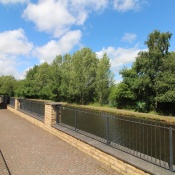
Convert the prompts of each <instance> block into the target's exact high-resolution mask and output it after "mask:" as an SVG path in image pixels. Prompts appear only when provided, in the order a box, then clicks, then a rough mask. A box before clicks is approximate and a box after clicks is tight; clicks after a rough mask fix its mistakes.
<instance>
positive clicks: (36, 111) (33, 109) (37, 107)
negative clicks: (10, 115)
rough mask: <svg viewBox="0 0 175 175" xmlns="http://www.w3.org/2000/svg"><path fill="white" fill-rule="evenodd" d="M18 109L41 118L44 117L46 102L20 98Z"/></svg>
mask: <svg viewBox="0 0 175 175" xmlns="http://www.w3.org/2000/svg"><path fill="white" fill-rule="evenodd" d="M18 101H19V103H20V104H19V107H18V110H21V111H24V112H27V113H29V114H31V115H32V116H34V117H37V118H39V119H42V120H43V119H44V114H45V104H44V102H37V101H32V100H25V99H19V100H18Z"/></svg>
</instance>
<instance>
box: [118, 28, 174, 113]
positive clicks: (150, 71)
mask: <svg viewBox="0 0 175 175" xmlns="http://www.w3.org/2000/svg"><path fill="white" fill-rule="evenodd" d="M171 36H172V34H171V33H169V32H166V33H161V32H159V31H158V30H155V31H153V32H152V33H150V34H149V36H148V39H147V41H146V42H145V44H147V46H148V51H145V52H140V53H139V54H138V56H137V57H136V61H135V62H134V63H133V65H132V67H131V69H126V68H124V69H123V70H122V71H121V72H120V73H121V75H122V77H123V82H122V84H121V85H120V86H119V91H120V93H119V95H118V96H117V101H120V103H122V104H123V103H125V104H127V103H130V102H131V101H132V103H130V104H132V106H133V107H134V108H135V109H136V110H139V111H143V112H147V111H150V110H155V109H156V106H157V101H158V100H160V98H157V96H159V97H160V89H161V86H162V85H163V82H162V81H161V78H160V77H162V76H163V75H165V74H168V75H169V76H168V77H169V78H170V77H171V74H170V73H168V72H167V69H168V66H165V63H166V61H167V60H168V58H169V56H170V53H169V52H168V50H169V46H170V42H169V41H170V39H171ZM165 72H166V73H165ZM170 79H172V77H171V78H170ZM170 79H169V81H170ZM160 82H161V83H160ZM158 85H159V86H158ZM121 92H123V93H121ZM128 94H130V95H129V99H128V102H127V101H126V100H124V102H122V100H121V97H124V99H126V97H128ZM165 94H166V93H165ZM132 95H133V96H132ZM131 97H132V98H131ZM166 97H167V95H166ZM122 104H120V106H122ZM123 106H124V105H123Z"/></svg>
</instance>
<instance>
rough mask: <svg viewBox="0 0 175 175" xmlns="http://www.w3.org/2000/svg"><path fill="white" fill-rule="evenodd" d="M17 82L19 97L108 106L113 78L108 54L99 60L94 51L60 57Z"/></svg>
mask: <svg viewBox="0 0 175 175" xmlns="http://www.w3.org/2000/svg"><path fill="white" fill-rule="evenodd" d="M17 82H18V85H17V86H16V88H15V89H14V92H15V94H16V96H19V97H27V98H35V99H36V98H39V99H48V100H54V101H66V102H72V103H79V104H87V103H93V102H94V99H96V100H97V101H98V102H100V104H101V105H103V104H104V103H108V96H109V93H110V87H111V86H112V84H113V75H112V73H111V71H110V63H109V58H108V57H107V55H106V54H105V55H104V56H103V58H102V59H98V58H97V57H96V54H95V53H94V52H93V51H92V50H91V49H89V48H83V49H81V50H78V51H76V52H75V53H74V54H73V55H70V54H66V55H64V56H62V55H59V56H57V57H56V58H55V59H54V60H53V62H52V63H51V64H48V63H43V64H41V65H39V66H37V65H36V66H34V67H33V68H31V69H29V70H28V71H27V72H26V77H25V79H24V80H18V81H17Z"/></svg>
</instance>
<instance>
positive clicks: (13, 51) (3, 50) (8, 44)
mask: <svg viewBox="0 0 175 175" xmlns="http://www.w3.org/2000/svg"><path fill="white" fill-rule="evenodd" d="M32 48H33V44H32V43H29V42H28V40H27V38H26V36H25V33H24V31H23V29H18V30H10V31H5V32H2V33H0V54H10V55H26V54H29V52H30V51H31V50H32Z"/></svg>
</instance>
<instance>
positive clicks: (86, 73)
mask: <svg viewBox="0 0 175 175" xmlns="http://www.w3.org/2000/svg"><path fill="white" fill-rule="evenodd" d="M72 61H73V69H74V70H73V71H74V73H75V79H74V85H75V87H74V91H75V95H76V97H77V100H76V101H77V102H79V103H81V104H85V103H88V102H92V101H93V97H94V92H95V77H96V69H97V61H98V59H97V57H96V54H95V53H94V52H92V50H91V49H89V48H83V49H81V50H79V51H77V52H75V53H74V54H73V56H72Z"/></svg>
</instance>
